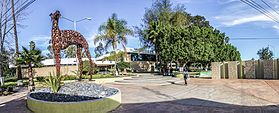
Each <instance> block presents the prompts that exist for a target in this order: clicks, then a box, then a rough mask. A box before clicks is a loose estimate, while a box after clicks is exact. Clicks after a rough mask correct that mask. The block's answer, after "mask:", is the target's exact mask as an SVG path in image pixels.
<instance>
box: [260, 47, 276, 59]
mask: <svg viewBox="0 0 279 113" xmlns="http://www.w3.org/2000/svg"><path fill="white" fill-rule="evenodd" d="M257 55H259V59H261V60H271V59H273V52H272V51H271V50H270V49H269V47H265V48H262V49H260V50H259V51H258V52H257Z"/></svg>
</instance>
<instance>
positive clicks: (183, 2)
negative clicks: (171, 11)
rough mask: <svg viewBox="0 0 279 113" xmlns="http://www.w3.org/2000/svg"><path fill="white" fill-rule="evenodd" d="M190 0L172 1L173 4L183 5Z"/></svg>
mask: <svg viewBox="0 0 279 113" xmlns="http://www.w3.org/2000/svg"><path fill="white" fill-rule="evenodd" d="M190 1H191V0H173V2H174V3H180V4H185V3H189V2H190Z"/></svg>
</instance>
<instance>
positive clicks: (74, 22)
mask: <svg viewBox="0 0 279 113" xmlns="http://www.w3.org/2000/svg"><path fill="white" fill-rule="evenodd" d="M61 18H63V19H65V20H68V21H70V22H73V24H74V30H75V31H77V23H78V22H81V21H83V20H89V21H90V20H92V19H91V18H88V17H85V18H83V19H80V20H71V19H69V18H66V17H63V16H62V17H61ZM76 52H77V47H76ZM76 60H77V70H78V68H79V62H78V58H77V54H76ZM80 71H81V70H80ZM77 75H78V72H77Z"/></svg>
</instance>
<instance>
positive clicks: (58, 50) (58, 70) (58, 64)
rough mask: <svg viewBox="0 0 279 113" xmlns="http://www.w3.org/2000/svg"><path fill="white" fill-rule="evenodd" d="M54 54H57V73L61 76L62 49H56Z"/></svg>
mask: <svg viewBox="0 0 279 113" xmlns="http://www.w3.org/2000/svg"><path fill="white" fill-rule="evenodd" d="M54 55H55V67H56V75H57V76H60V66H61V65H60V61H61V58H60V49H55V50H54Z"/></svg>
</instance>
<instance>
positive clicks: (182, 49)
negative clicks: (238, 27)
mask: <svg viewBox="0 0 279 113" xmlns="http://www.w3.org/2000/svg"><path fill="white" fill-rule="evenodd" d="M166 4H167V5H166ZM143 23H144V24H143V25H142V27H141V29H138V34H139V36H140V38H141V40H142V41H143V42H144V46H148V47H152V48H154V50H155V52H156V56H157V57H156V59H159V61H160V62H161V63H164V64H166V63H167V64H168V63H172V62H176V63H177V64H181V65H182V66H185V65H186V64H190V63H201V64H205V65H206V66H208V64H209V63H210V62H212V61H226V60H230V61H231V60H239V59H240V53H239V51H237V49H236V48H235V47H234V46H233V45H231V44H229V38H228V37H227V36H226V35H225V34H224V33H222V32H220V31H219V30H216V29H215V28H213V27H212V26H211V25H210V24H209V21H207V20H206V19H205V17H203V16H199V15H197V16H191V14H189V13H187V12H186V8H185V7H184V6H183V5H177V6H175V7H173V5H172V4H171V3H170V1H169V0H157V1H155V2H154V3H153V5H152V7H151V8H149V9H147V10H146V13H145V15H144V19H143Z"/></svg>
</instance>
